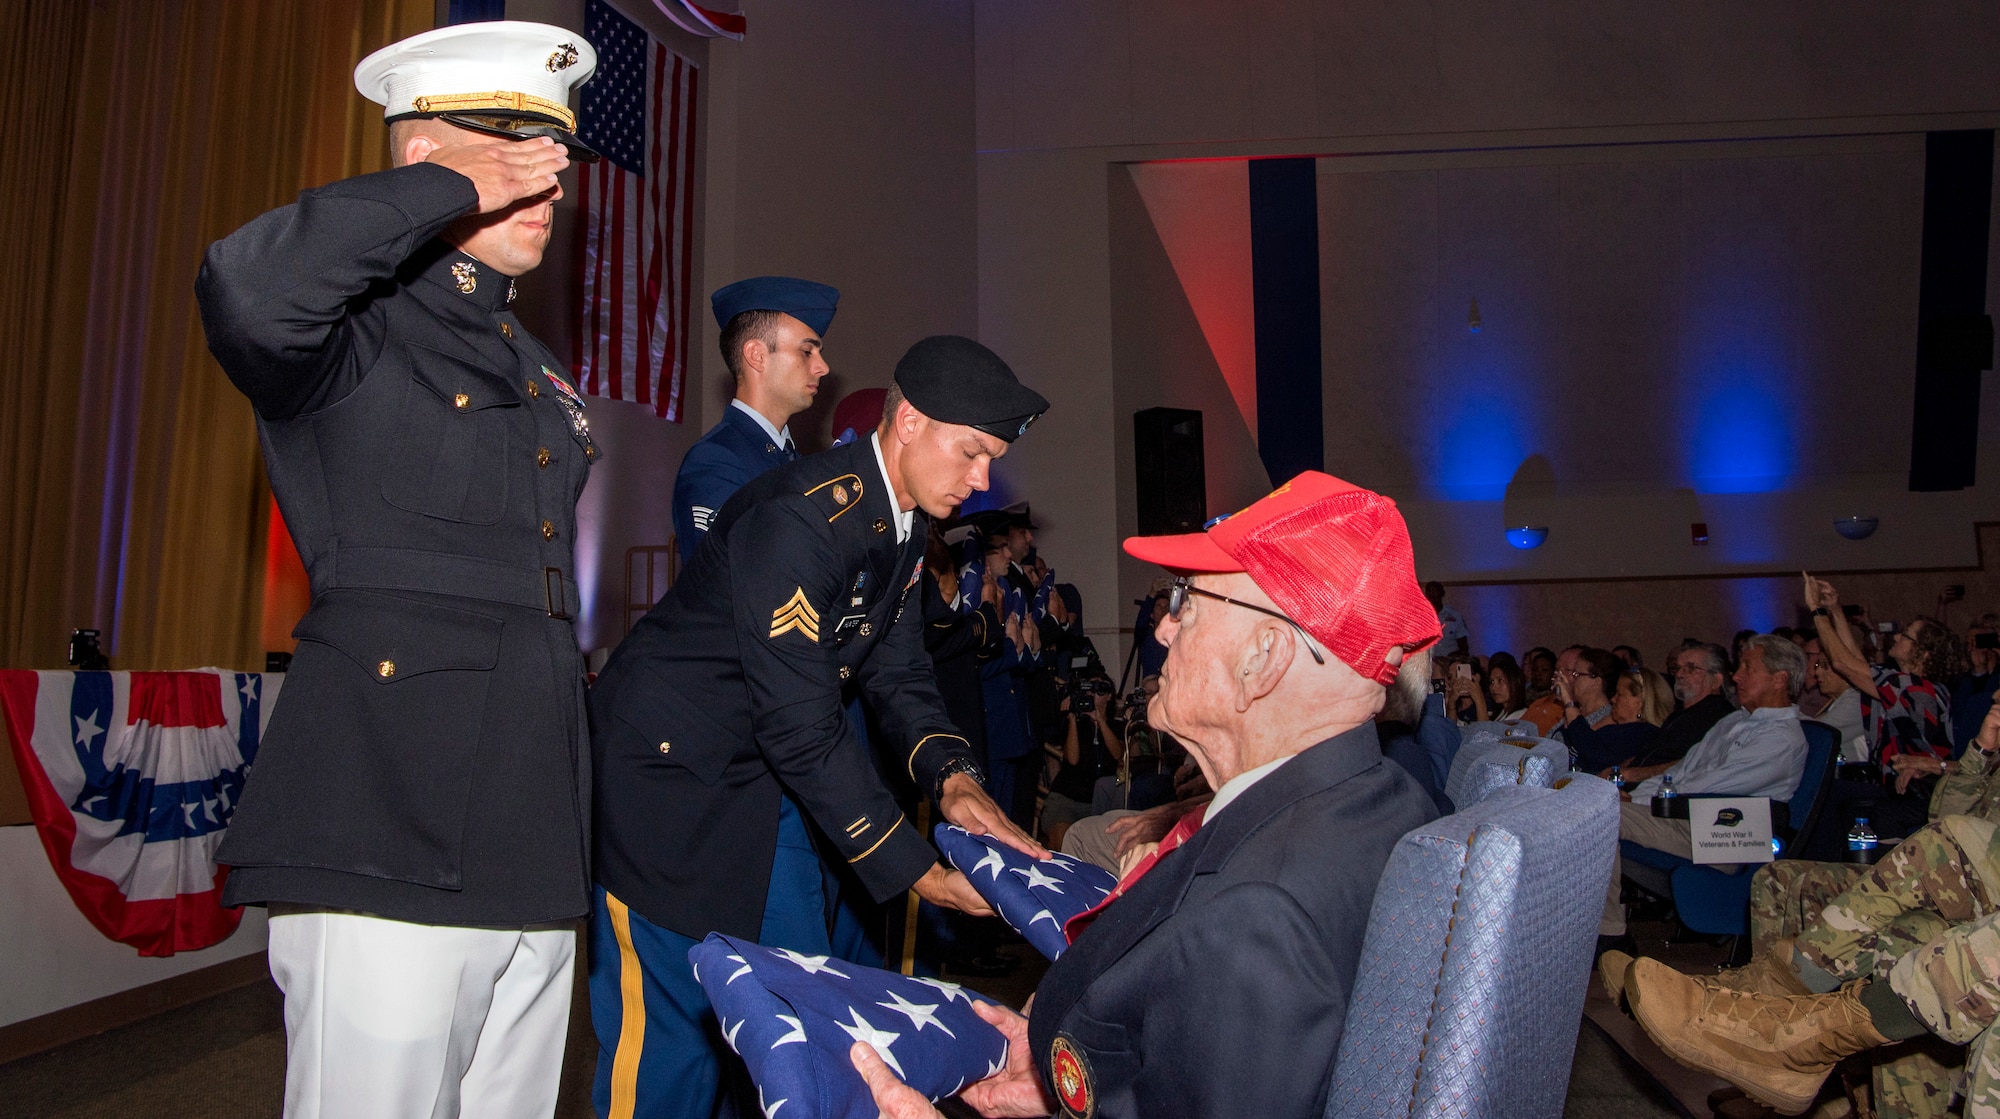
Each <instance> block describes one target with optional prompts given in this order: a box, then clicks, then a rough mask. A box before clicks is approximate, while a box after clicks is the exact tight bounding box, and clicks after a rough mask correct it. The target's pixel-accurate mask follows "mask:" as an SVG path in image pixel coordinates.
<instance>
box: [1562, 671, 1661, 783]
mask: <svg viewBox="0 0 2000 1119" xmlns="http://www.w3.org/2000/svg"><path fill="white" fill-rule="evenodd" d="M1595 654H1602V656H1603V657H1604V658H1605V659H1607V660H1608V661H1609V662H1610V664H1611V665H1619V666H1621V667H1622V666H1623V664H1624V662H1623V661H1620V660H1619V659H1618V658H1616V657H1613V656H1611V654H1609V653H1605V652H1604V651H1603V650H1601V649H1592V650H1589V652H1588V653H1587V654H1586V664H1589V662H1590V658H1591V657H1592V655H1595ZM1591 667H1595V668H1598V669H1600V670H1601V669H1603V668H1608V667H1610V665H1601V664H1600V665H1592V666H1591ZM1644 671H1645V670H1644V669H1640V670H1639V672H1621V673H1619V674H1618V676H1617V677H1616V678H1615V680H1614V681H1613V683H1612V695H1611V702H1610V705H1609V710H1608V713H1607V714H1606V716H1605V718H1604V720H1603V721H1602V722H1600V723H1598V724H1597V725H1596V726H1592V725H1590V721H1589V719H1588V718H1587V717H1583V716H1578V717H1576V718H1573V719H1571V720H1570V721H1569V722H1568V723H1567V724H1565V725H1564V727H1563V741H1564V742H1567V743H1569V747H1570V749H1571V750H1572V751H1574V752H1575V754H1576V767H1577V768H1578V769H1581V770H1583V771H1584V772H1585V773H1595V774H1598V775H1599V776H1603V777H1608V776H1609V775H1610V770H1611V767H1612V766H1614V765H1615V766H1621V767H1622V766H1623V765H1624V764H1625V763H1626V762H1628V761H1631V760H1632V759H1633V758H1636V757H1638V756H1639V755H1641V754H1643V753H1645V752H1646V748H1647V747H1649V746H1651V745H1652V744H1653V740H1654V739H1656V738H1658V737H1659V736H1660V727H1659V724H1657V723H1654V722H1652V721H1651V720H1649V719H1647V718H1646V717H1645V716H1646V708H1647V706H1648V702H1649V697H1648V696H1647V694H1646V680H1645V677H1644V676H1643V675H1641V673H1643V672H1644ZM1596 684H1597V681H1596V680H1593V679H1591V678H1590V677H1588V676H1584V677H1579V678H1578V687H1577V689H1576V690H1577V691H1578V692H1580V693H1587V691H1588V687H1589V686H1591V685H1596ZM1584 702H1585V703H1586V704H1587V703H1588V702H1589V700H1588V695H1587V694H1586V695H1585V696H1584ZM1654 702H1657V701H1654ZM1578 706H1581V705H1572V709H1571V710H1574V709H1575V708H1576V707H1578ZM1565 713H1569V712H1565ZM1621 776H1622V774H1621Z"/></svg>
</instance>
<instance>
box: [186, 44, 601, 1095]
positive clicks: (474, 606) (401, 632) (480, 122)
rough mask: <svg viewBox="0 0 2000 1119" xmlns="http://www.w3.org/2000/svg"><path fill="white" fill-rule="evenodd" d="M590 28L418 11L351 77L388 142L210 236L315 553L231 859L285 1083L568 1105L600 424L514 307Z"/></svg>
mask: <svg viewBox="0 0 2000 1119" xmlns="http://www.w3.org/2000/svg"><path fill="white" fill-rule="evenodd" d="M596 64H597V56H596V52H595V51H593V50H592V49H591V46H590V44H589V43H587V42H585V41H584V40H583V39H582V38H581V37H580V36H578V35H576V34H574V33H572V32H569V31H565V30H563V29H561V28H558V27H548V26H543V25H541V24H529V23H510V22H493V23H475V24H468V25H464V26H459V27H449V28H443V29H440V30H436V31H431V32H426V33H424V34H422V35H417V36H415V37H413V38H410V39H406V40H404V41H403V42H401V43H397V44H395V45H393V46H390V47H387V48H385V49H383V50H380V51H377V52H375V53H374V54H371V55H370V56H368V58H367V59H365V60H364V61H363V62H362V63H361V65H360V67H359V68H358V69H357V70H356V71H355V84H356V86H357V87H358V88H359V89H360V91H361V93H362V94H363V95H364V96H366V97H368V98H369V99H370V100H373V101H376V102H379V103H381V104H382V105H383V106H384V109H385V115H386V117H387V119H388V121H389V142H390V156H391V163H392V164H393V167H392V169H391V170H388V171H383V172H380V173H377V174H372V175H362V176H358V177H356V178H352V179H347V180H344V181H341V182H337V183H332V184H330V185H328V186H324V187H320V188H317V189H314V190H308V191H305V192H304V193H302V194H301V195H300V196H299V200H298V202H297V203H296V204H294V205H290V206H284V207H281V208H279V209H277V210H273V211H272V212H270V213H268V214H265V215H263V216H262V217H260V218H257V219H256V220H255V221H252V222H251V223H250V224H248V225H246V226H244V227H243V228H242V229H239V230H237V231H236V232H235V233H232V234H230V235H229V236H228V237H227V238H225V239H223V240H221V241H219V242H217V243H216V244H214V245H213V246H211V247H210V249H209V252H208V256H207V259H206V260H205V261H204V263H203V265H202V270H201V276H200V279H199V280H198V281H197V282H196V286H195V294H196V297H197V299H198V300H199V302H200V305H201V313H202V324H203V326H204V328H205V329H206V331H207V335H208V344H209V348H210V350H212V351H213V352H214V354H215V357H216V360H218V361H219V362H220V363H221V364H222V368H223V369H224V370H225V371H226V372H227V373H228V375H229V378H230V380H231V381H233V382H234V383H235V384H236V386H237V387H238V388H239V389H241V390H242V392H243V393H244V395H245V396H248V397H249V398H250V401H251V403H252V405H253V406H254V407H255V409H256V412H257V427H258V431H259V434H260V435H261V437H262V441H263V447H264V460H265V463H266V466H267V467H268V468H269V470H270V476H271V487H272V489H273V490H274V491H275V492H276V494H277V499H278V505H279V507H280V509H281V510H282V511H283V513H284V517H285V523H286V524H287V526H288V527H289V528H290V529H291V532H292V537H293V539H294V540H295V541H296V542H297V543H298V548H299V554H300V555H301V557H302V558H303V559H304V560H305V564H306V570H307V572H308V573H309V575H310V577H311V582H312V606H311V608H310V609H309V610H308V611H307V613H306V616H305V619H304V620H303V621H301V622H300V623H299V626H298V629H297V630H295V631H294V632H295V634H296V636H297V637H298V638H299V647H298V654H297V657H296V658H295V659H294V660H293V661H292V667H291V675H290V677H289V679H288V682H287V684H286V686H285V691H284V696H283V697H282V698H281V699H279V700H278V704H277V707H276V709H275V711H274V712H273V714H272V717H271V723H270V729H269V731H268V733H267V734H266V736H265V738H264V742H263V748H262V750H261V751H260V752H259V754H258V757H257V764H256V766H255V768H254V769H253V770H252V772H251V774H250V779H249V784H248V787H247V788H246V789H245V791H244V798H243V801H242V804H241V805H240V806H239V807H238V809H237V810H236V813H235V818H234V820H233V821H232V822H231V824H230V828H229V833H228V836H227V837H226V838H225V839H224V840H223V843H222V846H221V849H220V850H219V851H218V852H217V858H218V859H219V860H220V861H221V862H224V863H227V864H229V865H230V866H231V867H233V868H234V870H233V873H232V874H231V875H230V877H229V881H228V885H227V887H226V888H225V891H224V904H226V905H268V906H270V908H271V912H272V915H271V921H270V966H271V975H272V978H274V979H275V980H277V983H278V986H279V987H280V988H281V989H282V990H283V991H284V993H285V1033H286V1058H287V1059H286V1069H285V1114H286V1115H287V1116H293V1117H317V1116H328V1117H331V1116H359V1115H369V1116H377V1115H379V1116H456V1115H459V1114H461V1113H463V1114H466V1115H477V1116H480V1117H481V1119H486V1117H489V1116H501V1117H513V1116H519V1117H523V1119H527V1117H531V1116H539V1117H547V1116H549V1115H551V1114H552V1113H553V1112H554V1110H555V1101H556V1090H557V1085H558V1083H559V1080H560V1077H561V1071H562V1052H563V1044H564V1039H565V1036H566V1030H567V1026H568V1018H569V996H570V990H571V979H570V975H571V964H572V962H573V960H574V958H575V951H576V943H575V941H576V936H575V932H574V928H575V921H576V919H577V918H579V917H581V916H582V915H583V914H585V913H587V912H588V911H589V909H590V896H589V869H588V854H589V851H588V848H587V846H586V843H587V836H588V834H589V807H590V801H589V796H590V779H589V768H588V767H589V756H588V754H587V753H586V751H587V749H588V737H587V722H586V713H585V711H584V699H583V684H582V681H583V665H582V660H581V658H580V656H579V654H578V652H577V641H576V633H575V630H574V626H573V623H572V622H571V620H570V618H571V615H572V614H573V613H574V612H575V610H576V608H577V598H576V583H575V579H574V573H575V566H574V559H573V554H572V550H571V540H572V537H573V536H574V531H573V530H574V526H575V511H576V499H577V495H578V494H579V493H580V492H581V491H582V489H583V484H584V478H585V476H586V475H587V474H588V472H589V467H590V462H591V460H592V459H594V458H595V457H596V455H597V450H596V448H595V447H594V446H593V445H592V443H591V440H590V434H589V431H588V429H587V428H586V426H585V424H584V421H583V402H582V401H581V400H579V399H577V397H576V394H575V391H574V390H573V389H572V388H571V387H570V383H569V381H568V380H567V379H566V376H565V374H564V372H563V367H562V364H561V362H559V361H558V360H557V359H556V357H555V355H553V354H551V353H550V352H549V350H548V349H547V348H546V347H544V346H543V345H542V344H541V343H540V342H538V341H536V340H535V339H534V338H533V337H531V336H530V335H529V334H528V332H527V330H526V329H524V328H523V327H522V326H521V322H520V320H519V319H517V318H515V317H514V313H513V311H512V310H510V308H509V304H510V303H511V302H512V300H513V297H514V284H513V278H514V277H516V276H519V275H522V274H524V273H526V272H528V271H529V270H531V269H533V268H534V267H536V266H537V265H538V264H540V263H541V260H542V253H543V250H544V249H545V247H546V246H547V244H548V240H549V226H550V222H551V220H552V213H553V208H554V207H553V204H554V202H555V200H556V199H557V198H559V197H561V193H562V192H561V189H560V188H559V187H558V186H557V185H556V173H557V172H559V171H561V170H562V169H563V168H564V167H566V166H568V163H569V156H566V155H565V152H566V151H567V152H568V153H569V155H573V156H575V157H577V158H590V155H589V153H588V151H587V150H586V149H584V148H583V147H582V145H581V144H579V143H578V141H577V139H576V137H575V135H574V132H575V129H576V121H575V117H574V116H573V114H572V113H571V111H570V109H569V105H568V101H569V96H570V91H571V90H572V89H573V88H574V87H576V86H578V85H580V84H582V83H583V81H584V80H585V79H586V78H588V77H589V76H590V74H591V72H592V70H593V69H595V67H596Z"/></svg>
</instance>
